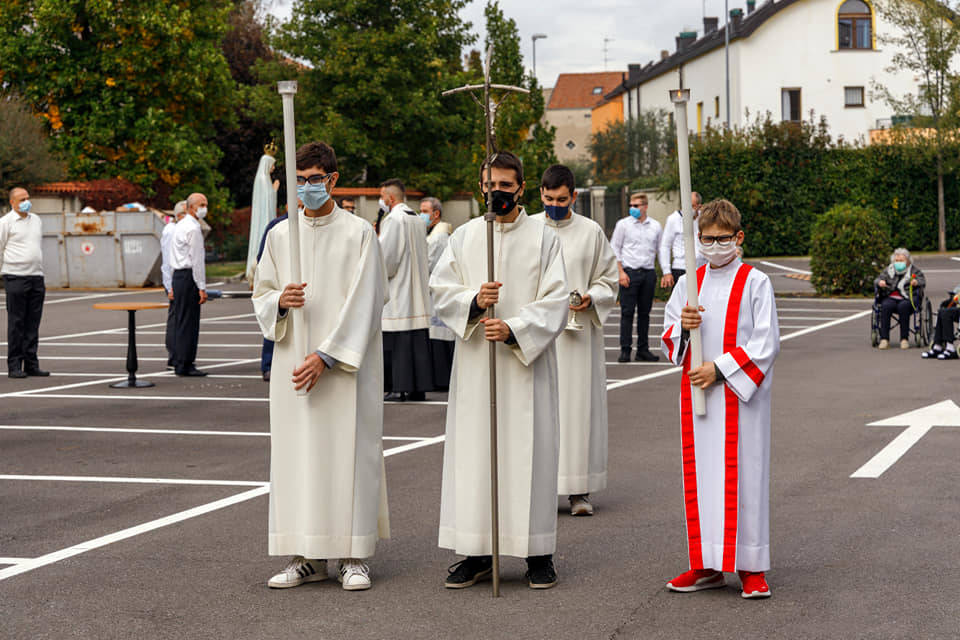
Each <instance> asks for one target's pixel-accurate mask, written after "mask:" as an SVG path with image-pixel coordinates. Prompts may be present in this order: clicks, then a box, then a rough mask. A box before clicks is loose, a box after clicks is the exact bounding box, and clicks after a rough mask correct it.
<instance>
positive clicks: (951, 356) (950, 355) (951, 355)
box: [937, 349, 960, 360]
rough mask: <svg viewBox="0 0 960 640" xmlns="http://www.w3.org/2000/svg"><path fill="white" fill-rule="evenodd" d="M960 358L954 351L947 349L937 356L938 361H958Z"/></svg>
mask: <svg viewBox="0 0 960 640" xmlns="http://www.w3.org/2000/svg"><path fill="white" fill-rule="evenodd" d="M957 359H960V356H958V355H957V352H956V351H954V350H953V349H945V350H943V351H941V352H940V353H938V354H937V360H957Z"/></svg>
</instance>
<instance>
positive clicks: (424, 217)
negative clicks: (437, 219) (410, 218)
mask: <svg viewBox="0 0 960 640" xmlns="http://www.w3.org/2000/svg"><path fill="white" fill-rule="evenodd" d="M430 218H431V216H430V214H429V213H421V214H420V219H421V220H423V223H424V224H425V225H427V226H428V227H429V226H430V223H431V222H432V220H431V219H430Z"/></svg>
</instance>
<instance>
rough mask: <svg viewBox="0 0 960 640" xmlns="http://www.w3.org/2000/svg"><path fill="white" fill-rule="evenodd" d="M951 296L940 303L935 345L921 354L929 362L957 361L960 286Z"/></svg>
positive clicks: (934, 333)
mask: <svg viewBox="0 0 960 640" xmlns="http://www.w3.org/2000/svg"><path fill="white" fill-rule="evenodd" d="M951 294H952V295H951V296H950V297H949V298H947V299H946V300H944V301H943V302H941V303H940V310H939V311H937V326H936V328H935V329H934V330H933V345H931V347H930V350H929V351H924V352H923V353H921V354H920V357H921V358H925V359H927V360H957V359H958V356H957V348H956V347H955V346H954V345H953V341H954V340H955V339H956V335H955V334H954V330H953V324H954V323H955V322H956V321H957V319H960V284H958V285H957V286H956V287H954V289H953V291H952V292H951Z"/></svg>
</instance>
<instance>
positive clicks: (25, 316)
mask: <svg viewBox="0 0 960 640" xmlns="http://www.w3.org/2000/svg"><path fill="white" fill-rule="evenodd" d="M30 207H31V204H30V194H29V193H27V190H26V189H23V188H21V187H15V188H13V189H12V190H11V191H10V209H11V211H10V213H8V214H7V215H5V216H3V217H2V218H0V273H2V274H3V287H4V290H5V291H6V293H7V370H8V375H9V376H10V377H11V378H26V377H27V376H40V377H42V376H49V375H50V372H49V371H43V370H42V369H40V361H39V360H38V359H37V344H38V342H39V340H40V318H41V316H42V314H43V299H44V296H45V295H46V287H45V286H44V283H43V253H42V250H41V249H42V247H41V243H42V242H43V228H42V224H41V222H40V218H39V216H37V214H35V213H30Z"/></svg>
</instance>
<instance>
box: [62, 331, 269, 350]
mask: <svg viewBox="0 0 960 640" xmlns="http://www.w3.org/2000/svg"><path fill="white" fill-rule="evenodd" d="M201 335H203V334H201ZM43 346H44V347H98V348H99V347H116V348H118V349H126V348H127V343H126V342H54V343H50V342H45V343H44V344H43ZM200 346H201V347H202V348H204V349H260V348H262V347H263V344H262V343H260V342H248V343H246V344H215V343H214V344H211V343H209V342H201V343H200ZM166 348H167V345H165V344H163V343H162V342H147V343H145V342H139V341H138V342H137V349H166Z"/></svg>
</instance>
